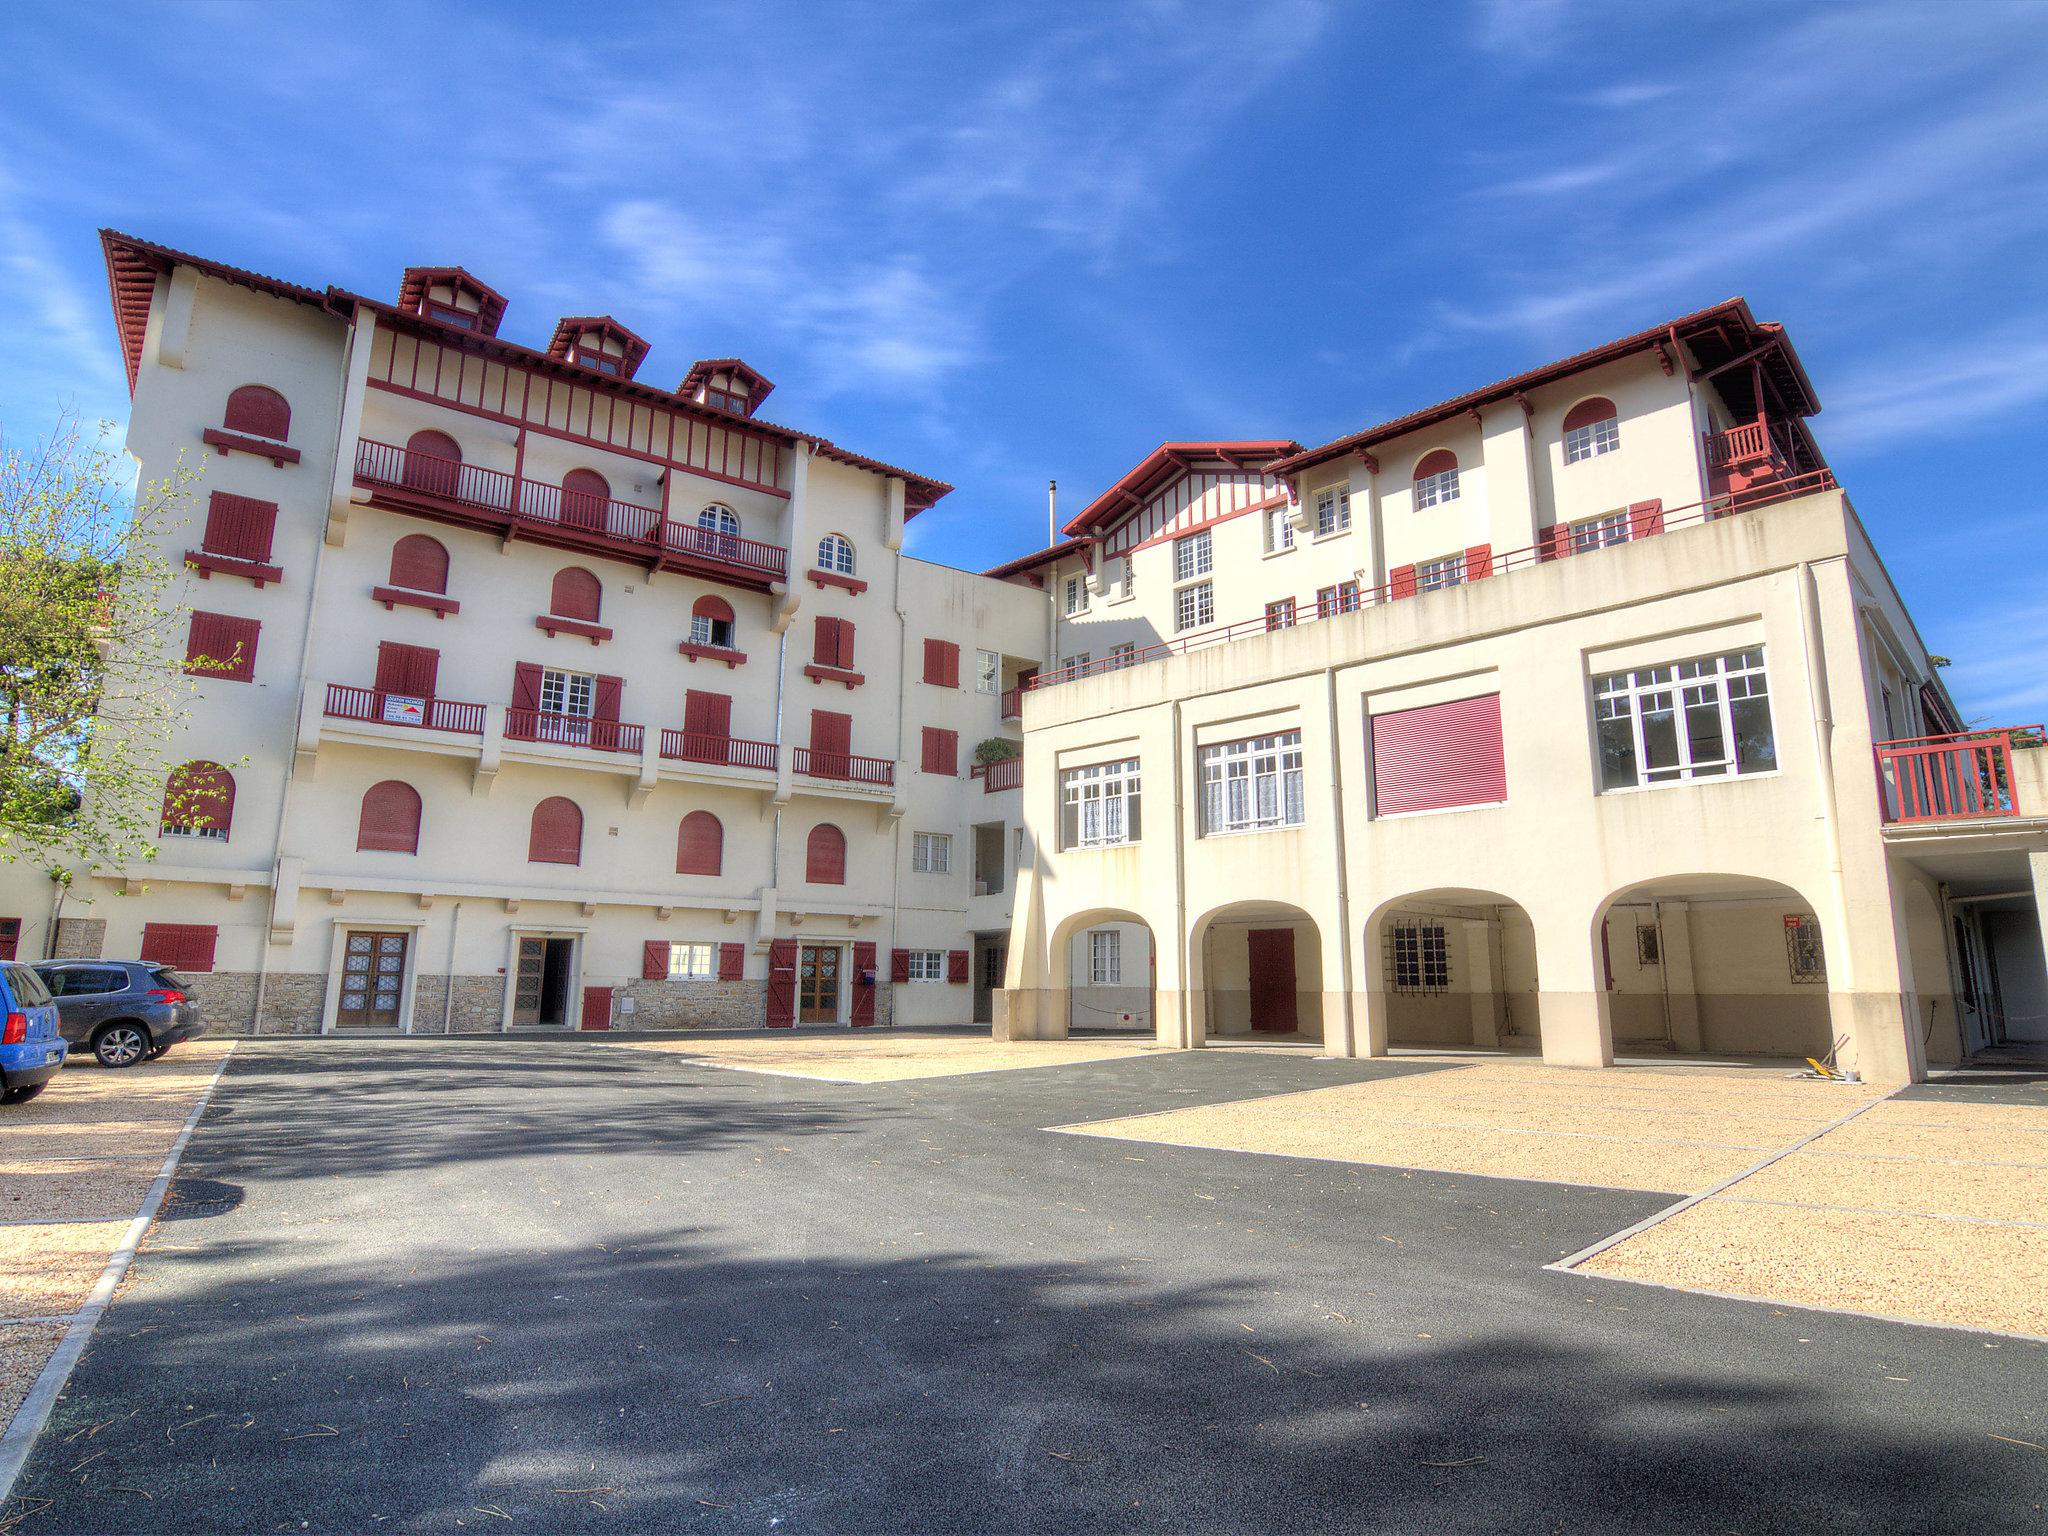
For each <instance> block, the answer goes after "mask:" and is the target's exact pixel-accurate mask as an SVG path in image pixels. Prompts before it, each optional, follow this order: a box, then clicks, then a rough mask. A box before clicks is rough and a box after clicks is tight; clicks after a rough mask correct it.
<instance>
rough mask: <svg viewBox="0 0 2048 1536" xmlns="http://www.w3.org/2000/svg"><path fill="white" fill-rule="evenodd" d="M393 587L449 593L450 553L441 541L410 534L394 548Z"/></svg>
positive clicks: (392, 558) (392, 563) (392, 552)
mask: <svg viewBox="0 0 2048 1536" xmlns="http://www.w3.org/2000/svg"><path fill="white" fill-rule="evenodd" d="M391 585H393V586H394V587H408V588H410V589H411V590H413V591H415V592H440V593H444V594H445V593H446V592H447V590H448V551H447V550H446V549H444V548H442V546H441V541H440V540H439V539H430V538H428V537H427V535H425V534H424V533H408V534H407V535H406V536H405V537H404V538H402V539H400V540H399V541H398V542H397V543H396V544H394V545H392V546H391Z"/></svg>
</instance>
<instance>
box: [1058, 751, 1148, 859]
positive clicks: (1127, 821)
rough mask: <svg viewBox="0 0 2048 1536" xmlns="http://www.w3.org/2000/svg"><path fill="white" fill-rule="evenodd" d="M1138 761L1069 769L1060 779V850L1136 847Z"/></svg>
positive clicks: (1127, 760) (1125, 760) (1128, 759)
mask: <svg viewBox="0 0 2048 1536" xmlns="http://www.w3.org/2000/svg"><path fill="white" fill-rule="evenodd" d="M1138 798H1139V797H1138V760H1137V759H1136V758H1135V757H1130V758H1125V759H1124V760H1123V761H1122V762H1117V763H1096V764H1093V765H1091V766H1089V767H1087V768H1069V769H1067V770H1066V771H1065V772H1064V773H1062V774H1061V775H1060V846H1061V847H1062V848H1113V847H1117V846H1120V845H1121V844H1124V843H1135V842H1136V841H1137V840H1138V835H1139V831H1140V827H1139V816H1138Z"/></svg>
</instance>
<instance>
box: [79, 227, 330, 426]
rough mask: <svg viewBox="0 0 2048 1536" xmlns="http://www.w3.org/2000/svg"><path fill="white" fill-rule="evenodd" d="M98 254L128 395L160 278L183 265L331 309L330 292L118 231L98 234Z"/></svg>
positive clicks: (272, 294)
mask: <svg viewBox="0 0 2048 1536" xmlns="http://www.w3.org/2000/svg"><path fill="white" fill-rule="evenodd" d="M100 250H101V251H102V252H103V253H104V254H105V256H106V259H107V290H108V297H109V299H110V301H111V302H112V304H113V307H114V329H115V330H116V331H117V332H119V333H120V337H121V361H122V362H123V363H124V364H125V365H126V366H127V369H128V389H129V391H130V393H133V391H134V389H135V372H136V369H137V368H139V367H140V366H141V364H142V337H143V333H144V332H145V331H146V330H147V329H148V328H149V302H150V299H151V297H152V296H153V295H154V294H155V292H156V280H157V277H158V275H159V274H161V273H165V272H169V271H170V270H171V268H172V267H173V266H176V265H178V264H179V263H181V262H182V263H183V264H184V265H186V266H188V267H191V268H193V269H194V270H196V271H199V272H204V273H205V274H206V275H207V276H209V277H215V278H218V279H220V280H221V281H222V282H224V283H234V284H237V285H238V286H240V287H243V288H248V289H252V290H254V291H255V292H257V293H267V294H270V295H271V296H272V297H274V298H280V299H289V300H291V301H292V302H293V303H296V304H310V305H312V306H313V307H314V308H316V309H324V308H326V307H327V296H326V294H324V293H322V292H321V291H320V290H319V289H317V288H302V287H300V286H299V285H298V284H297V283H288V282H286V281H285V280H284V279H283V278H281V277H266V276H264V275H263V274H262V273H261V272H251V271H249V270H248V269H247V268H244V267H231V266H229V265H227V264H226V263H225V262H219V261H208V260H207V259H206V258H205V257H204V256H190V255H187V254H186V253H185V252H183V251H174V250H172V249H171V248H170V247H169V246H165V245H155V244H153V243H151V242H150V241H147V240H138V239H136V238H135V237H134V236H133V235H124V234H121V233H119V232H118V231H116V230H111V229H103V230H101V231H100Z"/></svg>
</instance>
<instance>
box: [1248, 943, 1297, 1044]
mask: <svg viewBox="0 0 2048 1536" xmlns="http://www.w3.org/2000/svg"><path fill="white" fill-rule="evenodd" d="M1245 938H1246V940H1247V941H1248V943H1249V945H1250V948H1251V994H1252V997H1251V1012H1252V1028H1253V1029H1255V1030H1257V1031H1259V1032H1260V1033H1261V1034H1272V1035H1291V1034H1293V1033H1294V1030H1295V1023H1296V1019H1295V1006H1296V1004H1295V995H1294V930H1293V929H1291V928H1254V929H1252V930H1251V931H1250V932H1248V933H1247V934H1246V935H1245Z"/></svg>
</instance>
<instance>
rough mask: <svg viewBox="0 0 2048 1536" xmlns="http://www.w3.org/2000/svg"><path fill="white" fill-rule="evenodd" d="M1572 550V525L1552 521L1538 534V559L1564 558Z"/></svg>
mask: <svg viewBox="0 0 2048 1536" xmlns="http://www.w3.org/2000/svg"><path fill="white" fill-rule="evenodd" d="M1571 552H1572V525H1571V524H1570V523H1552V524H1551V525H1550V526H1549V527H1548V528H1546V529H1544V530H1543V531H1542V532H1541V533H1539V534H1538V535H1537V536H1536V558H1537V559H1538V560H1562V559H1563V558H1564V557H1565V556H1566V555H1568V554H1570V553H1571Z"/></svg>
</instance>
